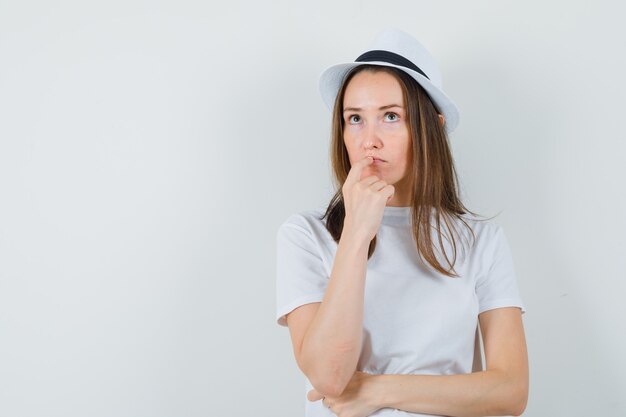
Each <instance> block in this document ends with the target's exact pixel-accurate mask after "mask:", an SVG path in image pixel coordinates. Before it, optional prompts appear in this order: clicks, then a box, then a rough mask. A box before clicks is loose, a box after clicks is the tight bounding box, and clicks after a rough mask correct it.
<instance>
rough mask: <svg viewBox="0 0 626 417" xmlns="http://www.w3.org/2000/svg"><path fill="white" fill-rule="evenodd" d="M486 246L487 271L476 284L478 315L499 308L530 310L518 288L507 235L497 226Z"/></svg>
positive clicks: (481, 274)
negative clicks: (527, 308)
mask: <svg viewBox="0 0 626 417" xmlns="http://www.w3.org/2000/svg"><path fill="white" fill-rule="evenodd" d="M494 227H495V231H493V232H492V234H490V236H489V239H488V241H487V242H486V245H485V252H484V256H485V257H484V258H483V259H484V267H483V268H482V269H481V271H482V272H481V273H480V274H479V276H478V278H477V280H476V295H477V296H478V314H480V313H482V312H484V311H487V310H491V309H494V308H499V307H519V308H520V309H521V312H522V314H524V313H525V312H526V308H525V306H524V303H523V301H522V299H521V296H520V293H519V289H518V287H517V277H516V274H515V266H514V264H513V257H512V255H511V250H510V248H509V244H508V241H507V238H506V235H505V234H504V231H503V230H502V228H501V227H500V226H499V225H495V224H494Z"/></svg>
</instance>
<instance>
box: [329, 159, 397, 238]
mask: <svg viewBox="0 0 626 417" xmlns="http://www.w3.org/2000/svg"><path fill="white" fill-rule="evenodd" d="M373 161H374V160H373V158H372V157H369V156H368V157H366V158H364V159H361V160H360V161H357V162H355V163H354V165H352V167H351V168H350V172H349V173H348V177H347V178H346V181H345V182H344V183H343V186H342V187H341V190H342V194H343V204H344V207H345V211H346V217H345V219H344V228H346V229H347V230H350V232H351V233H357V234H358V235H359V236H362V237H363V238H366V239H368V240H367V243H369V242H370V241H371V240H372V239H373V238H374V236H376V233H378V229H379V227H380V222H381V220H382V218H383V213H384V211H385V206H386V205H387V202H388V201H389V200H390V199H391V197H393V194H394V192H395V188H394V186H393V185H391V184H387V182H385V181H384V180H382V179H380V178H378V177H377V176H376V175H370V176H368V177H365V178H363V179H361V173H362V172H363V170H364V169H365V168H366V167H368V166H369V165H370V164H371V163H372V162H373Z"/></svg>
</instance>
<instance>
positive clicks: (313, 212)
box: [279, 207, 326, 235]
mask: <svg viewBox="0 0 626 417" xmlns="http://www.w3.org/2000/svg"><path fill="white" fill-rule="evenodd" d="M325 212H326V209H325V208H324V207H316V208H311V209H305V210H300V211H297V212H294V213H292V214H290V215H288V216H287V218H286V219H285V220H283V222H282V223H281V225H280V226H279V229H282V228H284V227H295V228H298V229H301V230H303V231H305V232H307V233H308V234H310V235H318V234H319V232H320V231H323V230H325V229H326V226H325V222H324V220H323V216H324V214H325Z"/></svg>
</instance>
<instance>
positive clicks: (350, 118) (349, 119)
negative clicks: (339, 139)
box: [348, 114, 359, 122]
mask: <svg viewBox="0 0 626 417" xmlns="http://www.w3.org/2000/svg"><path fill="white" fill-rule="evenodd" d="M353 117H356V118H357V119H358V117H359V116H358V115H356V114H353V115H352V116H350V117H348V121H349V122H351V121H353V120H354V119H353Z"/></svg>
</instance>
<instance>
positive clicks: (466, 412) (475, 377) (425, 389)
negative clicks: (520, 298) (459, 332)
mask: <svg viewBox="0 0 626 417" xmlns="http://www.w3.org/2000/svg"><path fill="white" fill-rule="evenodd" d="M479 320H480V326H481V333H482V335H483V345H484V348H485V359H486V362H487V363H486V365H487V369H486V370H485V371H481V372H474V373H470V374H459V375H390V374H383V375H376V377H375V378H372V381H371V382H372V384H375V387H374V390H373V392H376V393H377V394H376V395H378V398H377V399H375V401H376V403H377V405H378V406H379V408H385V407H390V408H398V409H401V410H404V411H408V412H414V413H427V414H441V415H446V416H458V417H473V416H503V415H514V416H519V415H521V414H522V413H523V412H524V410H525V408H526V403H527V401H528V354H527V350H526V339H525V336H524V327H523V323H522V318H521V312H520V309H519V308H516V307H506V308H496V309H493V310H488V311H485V312H484V313H482V314H480V315H479Z"/></svg>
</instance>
